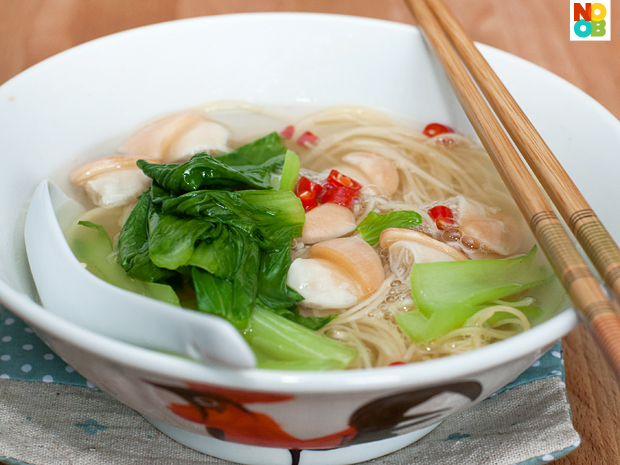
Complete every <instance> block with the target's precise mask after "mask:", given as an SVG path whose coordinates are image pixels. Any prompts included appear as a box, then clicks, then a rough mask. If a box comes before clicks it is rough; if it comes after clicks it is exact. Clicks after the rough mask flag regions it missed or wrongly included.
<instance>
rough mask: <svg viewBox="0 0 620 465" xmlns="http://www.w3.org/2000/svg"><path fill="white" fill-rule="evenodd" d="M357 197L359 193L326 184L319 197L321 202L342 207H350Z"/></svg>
mask: <svg viewBox="0 0 620 465" xmlns="http://www.w3.org/2000/svg"><path fill="white" fill-rule="evenodd" d="M358 195H359V193H358V192H357V191H356V190H353V189H349V188H348V187H342V186H334V185H331V184H327V185H326V186H325V190H324V191H323V195H322V196H321V202H323V203H326V202H331V203H336V204H338V205H342V206H343V207H350V206H351V204H352V203H353V201H354V200H355V199H356V198H357V197H358Z"/></svg>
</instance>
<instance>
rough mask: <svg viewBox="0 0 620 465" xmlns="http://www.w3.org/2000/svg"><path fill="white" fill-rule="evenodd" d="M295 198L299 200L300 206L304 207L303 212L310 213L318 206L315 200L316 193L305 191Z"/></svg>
mask: <svg viewBox="0 0 620 465" xmlns="http://www.w3.org/2000/svg"><path fill="white" fill-rule="evenodd" d="M297 197H299V200H301V205H302V206H303V207H304V211H310V210H312V209H313V208H314V207H316V206H317V205H318V204H319V202H318V201H317V200H316V192H312V191H305V192H302V193H301V194H297Z"/></svg>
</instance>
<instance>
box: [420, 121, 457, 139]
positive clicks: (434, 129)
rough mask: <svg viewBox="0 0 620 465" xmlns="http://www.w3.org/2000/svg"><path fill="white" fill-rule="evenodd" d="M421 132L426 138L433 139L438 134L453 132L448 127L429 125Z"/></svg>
mask: <svg viewBox="0 0 620 465" xmlns="http://www.w3.org/2000/svg"><path fill="white" fill-rule="evenodd" d="M422 132H423V133H424V135H426V136H428V137H435V136H437V135H439V134H445V133H449V132H454V130H453V129H452V128H451V127H449V126H444V125H443V124H439V123H431V124H429V125H427V126H426V127H425V128H424V131H422Z"/></svg>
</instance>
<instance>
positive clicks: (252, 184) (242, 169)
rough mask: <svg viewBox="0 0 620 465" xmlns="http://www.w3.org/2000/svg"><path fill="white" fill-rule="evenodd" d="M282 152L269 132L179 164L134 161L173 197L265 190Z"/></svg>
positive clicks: (283, 151) (283, 154)
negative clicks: (224, 151) (225, 151)
mask: <svg viewBox="0 0 620 465" xmlns="http://www.w3.org/2000/svg"><path fill="white" fill-rule="evenodd" d="M286 151H287V149H286V147H285V146H284V144H283V143H282V139H281V138H280V137H279V136H278V135H277V134H276V133H272V134H270V135H268V136H266V137H264V138H262V139H258V140H256V141H254V142H252V143H251V144H247V145H244V146H242V147H240V148H239V149H237V150H235V151H233V152H231V153H229V154H227V155H221V156H219V157H212V156H211V155H209V154H208V153H199V154H196V155H194V156H193V157H192V158H191V159H190V160H189V161H187V162H185V163H183V164H181V165H178V164H168V165H159V164H151V163H148V162H146V161H144V160H138V167H139V168H140V169H141V170H142V171H143V172H144V174H146V175H147V176H148V177H150V178H152V179H153V180H155V181H156V182H157V183H158V184H159V185H160V186H161V187H163V188H164V189H166V190H168V191H170V192H171V193H172V194H174V195H180V194H183V193H184V192H191V191H196V190H199V189H248V188H258V189H269V188H271V182H270V181H271V174H272V173H274V172H275V171H278V170H280V169H282V165H283V164H284V160H285V154H286Z"/></svg>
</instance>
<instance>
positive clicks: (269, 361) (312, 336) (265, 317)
mask: <svg viewBox="0 0 620 465" xmlns="http://www.w3.org/2000/svg"><path fill="white" fill-rule="evenodd" d="M245 337H246V339H247V340H248V342H249V343H250V345H251V346H252V349H253V350H255V351H256V352H257V355H258V359H259V367H262V368H278V369H291V370H303V369H313V370H317V369H335V368H339V369H343V368H346V367H347V366H348V365H349V364H350V363H351V362H352V361H353V360H354V359H355V358H356V357H357V355H358V353H357V351H356V350H355V349H354V348H353V347H349V346H347V345H344V344H342V343H340V342H337V341H334V340H333V339H330V338H328V337H327V336H324V335H322V334H319V333H316V332H314V331H312V330H310V329H307V328H303V327H301V326H299V325H297V324H295V323H293V322H292V321H289V320H287V319H286V318H282V317H281V316H279V315H277V314H275V313H274V312H270V311H268V310H265V309H263V308H260V307H256V308H255V309H254V312H253V314H252V318H251V320H250V327H249V330H248V331H246V333H245Z"/></svg>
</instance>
